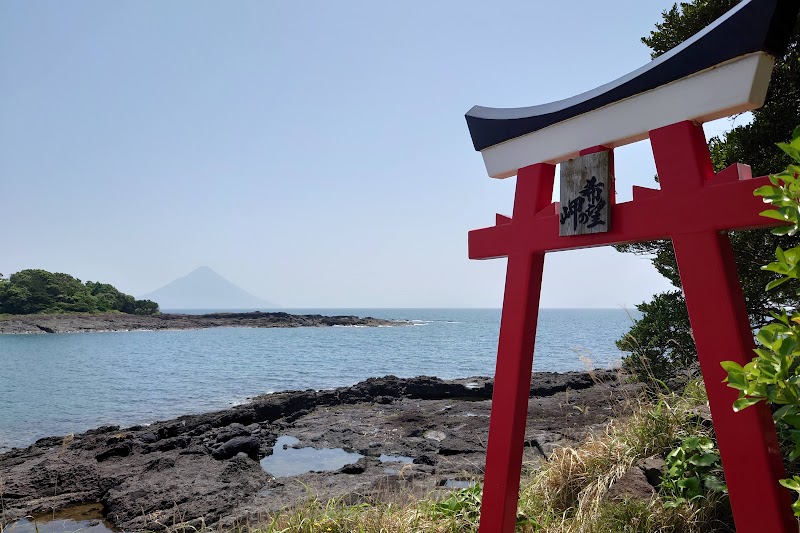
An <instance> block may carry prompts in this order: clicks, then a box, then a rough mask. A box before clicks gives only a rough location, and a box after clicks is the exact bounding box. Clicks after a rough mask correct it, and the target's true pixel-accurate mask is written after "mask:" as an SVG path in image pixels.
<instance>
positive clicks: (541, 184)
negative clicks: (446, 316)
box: [480, 164, 555, 533]
mask: <svg viewBox="0 0 800 533" xmlns="http://www.w3.org/2000/svg"><path fill="white" fill-rule="evenodd" d="M554 180H555V166H553V165H548V164H538V165H533V166H530V167H527V168H523V169H520V171H519V174H518V175H517V187H516V192H515V195H514V214H513V215H512V217H511V222H510V223H508V224H505V225H504V226H503V227H506V226H509V227H511V226H515V225H516V226H519V225H521V224H524V223H525V222H526V221H529V220H531V219H533V218H534V217H535V216H536V213H537V212H538V211H540V210H541V209H544V208H546V207H547V206H549V205H550V201H551V199H552V197H553V182H554ZM543 268H544V253H536V252H530V251H521V252H519V253H512V254H510V255H509V257H508V267H507V271H506V288H505V296H504V297H503V314H502V317H501V319H500V340H499V343H498V348H497V366H496V368H495V378H494V379H495V381H494V392H493V393H492V416H491V419H490V422H489V441H488V443H487V448H486V470H485V475H484V480H483V501H482V502H481V523H480V531H481V532H483V533H488V532H493V533H499V532H506V531H513V530H514V525H515V523H516V519H517V499H518V493H519V478H520V473H521V471H522V449H523V443H524V441H525V423H526V421H527V417H528V396H529V395H530V388H531V369H532V366H533V346H534V341H535V339H536V321H537V319H538V316H539V293H540V290H541V287H542V269H543Z"/></svg>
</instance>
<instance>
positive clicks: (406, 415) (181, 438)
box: [0, 371, 644, 531]
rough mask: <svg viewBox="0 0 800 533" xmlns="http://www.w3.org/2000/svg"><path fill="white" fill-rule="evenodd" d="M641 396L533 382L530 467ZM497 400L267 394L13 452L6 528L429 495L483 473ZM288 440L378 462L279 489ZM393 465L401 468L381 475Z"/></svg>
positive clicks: (224, 520)
mask: <svg viewBox="0 0 800 533" xmlns="http://www.w3.org/2000/svg"><path fill="white" fill-rule="evenodd" d="M638 388H639V386H638V385H627V384H623V383H621V382H619V381H618V380H617V376H616V375H615V374H614V373H613V372H602V371H599V372H595V373H594V374H593V375H592V376H590V375H589V374H585V373H567V374H552V373H537V374H534V376H533V378H532V380H531V391H532V395H531V398H530V401H529V409H528V420H527V426H526V432H525V441H526V443H527V444H528V446H527V447H526V448H525V452H524V453H525V460H527V461H536V460H542V458H543V456H544V455H546V454H549V453H551V451H552V449H553V448H555V447H556V446H560V445H564V444H575V443H576V442H578V441H579V440H581V439H582V438H583V437H584V436H585V435H586V434H587V433H588V432H589V431H592V430H593V429H595V428H601V427H603V426H604V424H605V423H606V422H607V421H608V419H609V417H610V416H612V415H613V414H619V413H624V412H625V409H627V408H628V403H626V402H625V400H626V399H627V398H630V397H631V396H632V395H634V394H635V393H636V391H637V390H638ZM534 392H535V393H539V394H538V395H534V394H533V393H534ZM491 393H492V380H491V379H488V378H469V379H461V380H452V381H443V380H440V379H437V378H430V377H419V378H413V379H400V378H396V377H393V376H387V377H384V378H373V379H369V380H367V381H364V382H362V383H358V384H357V385H354V386H352V387H342V388H338V389H336V390H327V391H301V392H285V393H278V394H268V395H264V396H259V397H256V398H254V399H253V400H252V401H251V402H250V403H249V404H246V405H241V406H236V407H233V408H231V409H226V410H223V411H217V412H212V413H204V414H199V415H189V416H182V417H179V418H178V419H176V420H169V421H164V422H156V423H154V424H152V425H151V426H149V427H141V426H140V427H135V428H128V429H120V428H118V427H106V428H98V429H96V430H92V431H88V432H86V433H83V434H80V435H75V436H74V438H73V437H50V438H46V439H40V440H39V441H37V442H36V443H35V444H34V445H33V446H31V447H29V448H26V449H15V450H12V451H10V452H8V453H5V454H0V479H2V481H3V503H4V513H5V514H4V515H2V516H3V517H4V518H0V520H7V521H10V520H14V519H16V518H19V517H21V516H25V515H27V514H31V513H35V512H38V511H49V510H51V509H54V508H55V509H59V508H62V507H64V506H67V505H70V504H74V503H80V502H89V501H100V502H102V503H103V505H104V506H105V509H104V512H105V514H106V516H107V517H108V518H109V520H111V521H112V522H114V523H115V524H116V525H117V526H119V527H120V528H122V529H124V530H126V531H131V530H140V529H148V530H154V531H158V530H164V529H166V528H168V527H172V526H174V525H177V524H178V523H185V524H189V525H192V526H193V527H200V526H201V525H202V523H204V524H205V525H206V526H212V525H214V526H217V525H218V526H220V527H231V528H232V527H233V526H234V525H235V524H236V523H237V521H246V520H248V519H250V518H253V517H257V516H263V515H264V514H268V513H270V512H274V511H277V510H279V509H281V508H282V507H284V506H287V505H294V504H297V503H299V502H303V501H306V500H307V498H308V493H307V490H312V491H313V494H314V495H315V496H317V497H318V498H320V499H321V500H323V501H324V500H326V499H328V498H332V497H344V498H350V497H353V498H355V499H356V500H358V501H362V500H363V501H368V500H369V498H375V497H381V495H385V494H386V493H387V491H394V490H404V491H417V492H416V494H417V495H418V496H424V495H425V494H427V493H428V492H429V491H431V490H441V489H439V488H437V487H440V485H441V484H443V483H445V482H446V480H447V479H465V478H470V479H472V478H475V479H479V478H480V476H481V475H482V469H483V465H484V462H485V445H486V439H487V432H488V424H489V414H490V411H491ZM378 399H380V401H378ZM587 406H591V408H590V409H587ZM280 435H289V436H293V437H296V438H297V439H298V440H299V441H300V444H299V445H298V446H297V447H298V448H302V447H313V448H316V449H323V448H343V449H345V450H360V451H361V452H362V454H363V455H365V456H366V457H364V458H362V459H360V460H359V461H358V462H356V463H355V464H353V465H349V466H347V467H344V468H342V469H340V470H337V471H332V472H309V473H307V474H303V475H301V476H297V477H296V479H284V478H278V479H275V478H273V477H272V476H270V475H269V474H267V473H266V472H265V471H264V470H263V469H262V468H261V465H260V464H259V462H258V461H257V459H258V458H259V457H262V456H264V455H267V454H268V453H269V452H270V448H271V447H272V446H273V445H274V444H275V441H276V439H277V437H278V436H280ZM381 455H384V456H392V457H394V458H392V457H390V458H388V459H387V460H386V462H383V463H381V462H380V461H379V460H378V457H379V456H381ZM398 456H399V457H400V459H397V457H398ZM403 457H407V458H413V462H412V463H407V461H408V459H404V458H403ZM384 458H386V457H384ZM643 466H644V465H643ZM639 471H640V472H642V471H641V469H639ZM306 487H308V489H307V488H306ZM353 495H358V496H353Z"/></svg>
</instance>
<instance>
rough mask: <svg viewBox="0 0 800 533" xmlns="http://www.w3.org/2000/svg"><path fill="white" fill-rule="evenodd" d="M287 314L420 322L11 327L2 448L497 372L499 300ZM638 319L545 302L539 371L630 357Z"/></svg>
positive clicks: (4, 360) (4, 353)
mask: <svg viewBox="0 0 800 533" xmlns="http://www.w3.org/2000/svg"><path fill="white" fill-rule="evenodd" d="M172 311H177V310H172ZM211 311H214V310H211V309H209V310H192V312H193V313H201V312H211ZM282 311H286V312H290V313H298V314H323V315H357V316H372V317H376V318H385V319H392V320H404V321H408V322H409V324H410V325H407V326H392V327H318V328H315V327H304V328H266V329H257V328H253V329H251V328H214V329H203V330H188V331H130V332H108V333H68V334H56V335H48V334H42V335H0V452H3V451H8V450H9V449H10V448H13V447H24V446H28V445H30V444H32V443H33V442H35V441H36V440H37V439H40V438H43V437H48V436H62V435H68V434H70V433H80V432H83V431H86V430H88V429H91V428H94V427H98V426H102V425H118V426H122V427H126V426H132V425H139V424H149V423H152V422H155V421H158V420H166V419H170V418H174V417H176V416H179V415H184V414H191V413H201V412H205V411H211V410H217V409H224V408H227V407H231V406H234V405H238V404H242V403H245V402H247V401H248V399H249V398H251V397H253V396H257V395H260V394H264V393H271V392H278V391H286V390H306V389H316V390H320V389H330V388H335V387H340V386H347V385H353V384H355V383H357V382H359V381H362V380H364V379H367V378H370V377H378V376H386V375H394V376H398V377H413V376H419V375H426V376H437V377H440V378H445V379H447V378H462V377H469V376H493V375H494V370H495V356H496V353H497V339H498V333H499V329H500V310H499V309H286V310H282ZM636 318H637V314H636V312H635V311H630V310H625V309H542V310H541V311H540V312H539V323H538V328H537V336H536V350H535V353H534V371H555V372H565V371H570V370H587V369H591V368H613V367H616V366H619V364H620V360H621V357H622V356H623V354H622V353H621V352H620V351H619V350H617V348H616V346H615V344H614V341H615V340H617V339H619V338H620V337H622V336H623V335H624V334H625V333H626V332H627V331H628V330H629V329H630V327H631V325H632V324H633V321H634V320H635V319H636Z"/></svg>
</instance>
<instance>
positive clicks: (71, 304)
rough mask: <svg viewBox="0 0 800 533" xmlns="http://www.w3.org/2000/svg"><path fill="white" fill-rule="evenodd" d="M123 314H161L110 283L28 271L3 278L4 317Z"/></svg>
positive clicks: (0, 288)
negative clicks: (115, 312) (59, 314)
mask: <svg viewBox="0 0 800 533" xmlns="http://www.w3.org/2000/svg"><path fill="white" fill-rule="evenodd" d="M108 311H119V312H122V313H129V314H136V315H152V314H154V313H158V304H157V303H155V302H152V301H150V300H137V299H135V298H134V297H133V296H131V295H129V294H124V293H122V292H120V291H118V290H117V289H116V288H114V287H113V286H112V285H109V284H108V283H98V282H93V281H87V282H86V283H83V282H81V280H79V279H76V278H74V277H72V276H70V275H69V274H61V273H53V272H48V271H46V270H39V269H28V270H21V271H20V272H17V273H16V274H12V275H11V276H10V277H9V278H8V279H4V278H3V277H2V274H0V313H10V314H13V315H30V314H35V313H99V312H108Z"/></svg>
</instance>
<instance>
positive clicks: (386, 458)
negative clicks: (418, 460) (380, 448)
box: [378, 453, 414, 464]
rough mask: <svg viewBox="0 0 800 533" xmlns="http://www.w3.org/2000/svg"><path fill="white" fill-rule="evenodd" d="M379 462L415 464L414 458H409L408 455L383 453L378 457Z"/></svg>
mask: <svg viewBox="0 0 800 533" xmlns="http://www.w3.org/2000/svg"><path fill="white" fill-rule="evenodd" d="M378 460H379V461H380V462H382V463H403V464H411V463H413V462H414V458H413V457H408V456H407V455H386V454H383V453H382V454H381V455H380V457H378Z"/></svg>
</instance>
